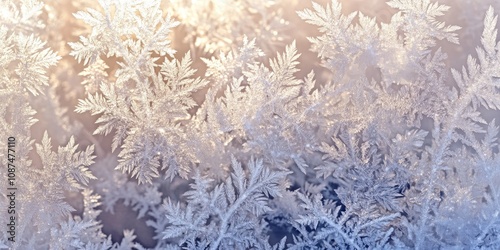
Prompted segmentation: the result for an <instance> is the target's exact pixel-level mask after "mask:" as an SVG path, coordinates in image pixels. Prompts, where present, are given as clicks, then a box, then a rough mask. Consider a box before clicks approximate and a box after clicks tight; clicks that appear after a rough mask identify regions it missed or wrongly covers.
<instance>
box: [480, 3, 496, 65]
mask: <svg viewBox="0 0 500 250" xmlns="http://www.w3.org/2000/svg"><path fill="white" fill-rule="evenodd" d="M497 20H498V15H494V9H493V7H492V6H490V7H489V8H488V11H487V12H486V16H485V18H484V30H483V35H482V37H481V43H482V45H483V47H484V50H485V51H486V53H487V54H488V56H490V57H494V56H495V55H496V51H495V49H496V48H497V46H496V44H497V41H496V40H497V29H496V25H497Z"/></svg>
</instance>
